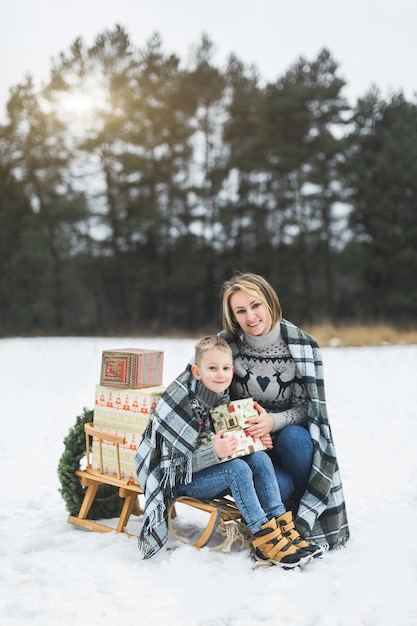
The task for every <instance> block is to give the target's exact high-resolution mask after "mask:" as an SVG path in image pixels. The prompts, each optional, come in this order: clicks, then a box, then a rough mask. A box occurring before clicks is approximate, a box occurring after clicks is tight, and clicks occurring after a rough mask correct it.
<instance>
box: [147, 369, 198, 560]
mask: <svg viewBox="0 0 417 626" xmlns="http://www.w3.org/2000/svg"><path fill="white" fill-rule="evenodd" d="M193 386H195V379H194V377H193V375H192V373H191V366H190V364H189V365H188V366H187V369H186V370H185V371H184V372H183V373H182V374H180V376H178V377H177V378H176V379H175V380H174V382H172V383H171V384H170V385H169V386H168V387H167V388H166V390H165V392H164V393H163V394H162V396H161V398H160V400H159V402H158V404H157V406H156V408H155V410H154V412H153V413H152V415H151V418H150V420H149V422H148V425H147V427H146V429H145V431H144V433H143V438H142V441H141V443H140V444H139V446H138V449H137V451H136V455H135V466H136V473H137V477H138V480H139V484H140V485H141V487H142V489H143V491H144V495H145V510H144V522H143V527H142V531H141V534H140V537H139V549H140V551H141V553H142V555H143V558H145V559H148V558H150V557H152V556H153V555H154V554H156V552H158V550H160V549H161V548H162V546H163V545H164V544H165V543H166V541H167V539H168V500H169V499H170V498H172V497H174V496H175V486H176V485H177V484H179V483H180V482H190V481H191V476H192V467H191V457H192V453H193V451H194V448H195V446H196V443H197V438H198V432H199V428H200V423H199V420H198V419H197V418H196V417H195V416H194V414H193V411H192V408H191V403H190V396H189V394H190V392H192V391H193Z"/></svg>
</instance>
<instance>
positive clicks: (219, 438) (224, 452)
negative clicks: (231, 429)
mask: <svg viewBox="0 0 417 626" xmlns="http://www.w3.org/2000/svg"><path fill="white" fill-rule="evenodd" d="M224 433H227V429H226V428H222V430H219V432H218V433H217V434H216V436H215V437H214V439H213V446H214V451H215V453H216V454H217V456H218V457H219V459H224V458H226V457H228V456H231V455H232V454H233V453H234V452H236V450H237V439H236V437H235V436H234V435H226V436H225V437H223V435H224Z"/></svg>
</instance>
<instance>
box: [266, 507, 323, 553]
mask: <svg viewBox="0 0 417 626" xmlns="http://www.w3.org/2000/svg"><path fill="white" fill-rule="evenodd" d="M276 522H277V527H278V528H280V529H281V532H282V534H283V535H284V537H285V538H286V539H287V541H289V542H290V543H292V545H293V546H295V547H296V548H301V549H302V550H304V551H305V552H308V554H309V555H310V556H314V557H316V556H320V555H321V554H323V548H321V547H320V546H318V545H317V544H315V543H309V542H308V541H306V540H305V539H303V538H302V537H301V536H300V535H299V533H298V532H297V529H296V527H295V524H294V520H293V516H292V512H291V511H287V512H286V513H284V515H281V516H280V517H277V518H276Z"/></svg>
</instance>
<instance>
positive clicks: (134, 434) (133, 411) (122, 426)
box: [91, 385, 165, 484]
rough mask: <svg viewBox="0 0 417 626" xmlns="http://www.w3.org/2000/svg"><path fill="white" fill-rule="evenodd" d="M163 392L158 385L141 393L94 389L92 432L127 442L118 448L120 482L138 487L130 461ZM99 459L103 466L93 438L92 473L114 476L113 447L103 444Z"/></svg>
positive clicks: (103, 387) (114, 458)
mask: <svg viewBox="0 0 417 626" xmlns="http://www.w3.org/2000/svg"><path fill="white" fill-rule="evenodd" d="M164 391H165V387H162V386H161V385H159V386H156V387H147V388H144V389H119V388H117V387H106V386H103V385H96V394H95V404H94V428H97V429H99V430H102V431H104V432H108V433H112V434H117V435H122V436H123V437H125V439H126V443H125V444H119V455H120V468H121V479H122V480H126V481H127V482H131V483H136V484H137V483H138V480H137V478H136V473H135V465H134V461H133V459H134V457H135V454H136V450H137V447H138V444H139V442H140V441H141V438H142V433H143V431H144V430H145V428H146V426H147V424H148V422H149V418H150V416H151V414H152V413H153V411H154V409H155V407H156V405H157V403H158V400H159V398H160V397H161V395H162V393H163V392H164ZM102 458H103V464H101V460H100V445H99V442H98V440H97V439H96V438H93V446H92V459H91V462H92V469H94V470H96V471H99V472H102V473H103V474H109V475H110V476H117V474H118V468H117V452H116V444H113V443H107V442H103V443H102ZM101 465H103V466H101Z"/></svg>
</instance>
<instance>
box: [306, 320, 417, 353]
mask: <svg viewBox="0 0 417 626" xmlns="http://www.w3.org/2000/svg"><path fill="white" fill-rule="evenodd" d="M304 330H306V331H307V332H309V333H310V334H311V335H313V337H314V338H315V339H316V341H317V342H318V343H319V345H320V346H321V347H326V346H333V347H345V346H382V345H387V344H389V345H391V344H392V345H398V344H417V329H416V330H400V329H396V328H393V327H392V326H386V325H384V324H375V325H373V326H360V325H348V326H343V325H341V326H339V325H335V324H330V323H327V324H321V325H319V326H311V327H307V326H305V327H304Z"/></svg>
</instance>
